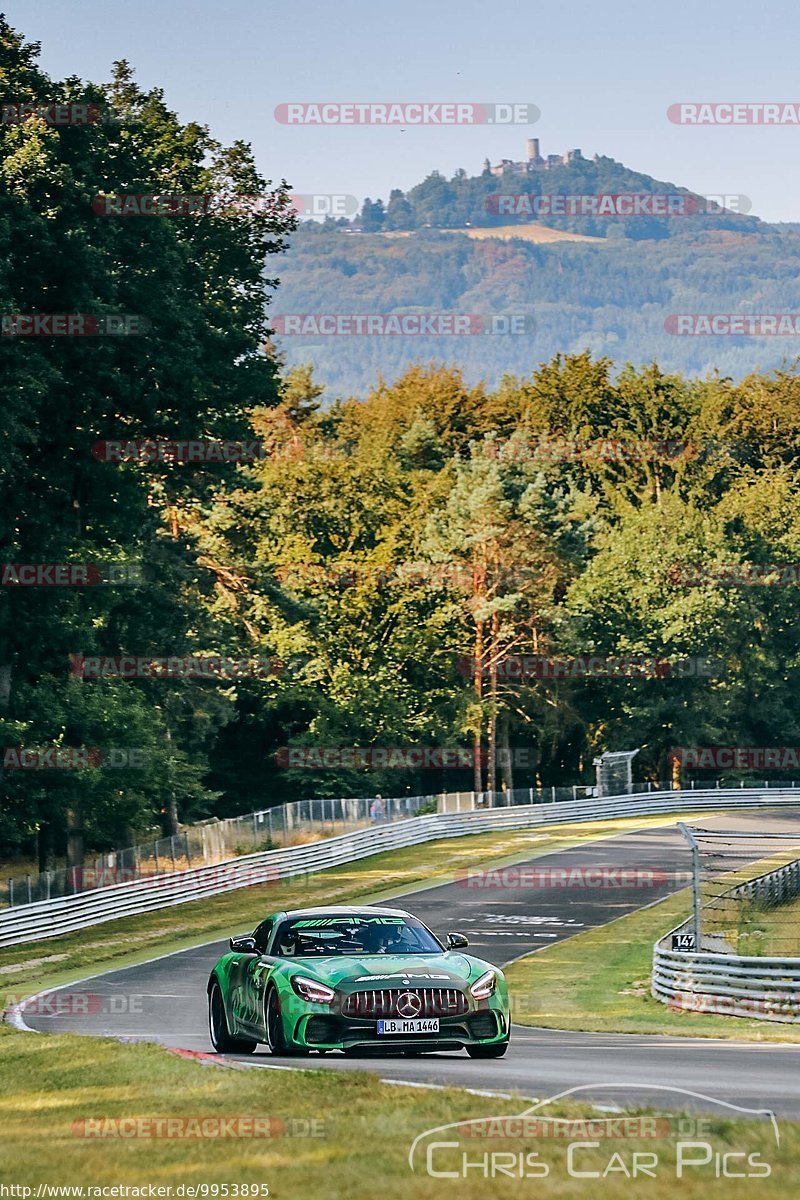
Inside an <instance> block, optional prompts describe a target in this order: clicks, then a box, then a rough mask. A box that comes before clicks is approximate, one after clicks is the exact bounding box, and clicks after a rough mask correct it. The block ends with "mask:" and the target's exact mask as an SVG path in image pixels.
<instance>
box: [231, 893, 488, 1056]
mask: <svg viewBox="0 0 800 1200" xmlns="http://www.w3.org/2000/svg"><path fill="white" fill-rule="evenodd" d="M467 945H468V942H467V939H466V938H465V937H464V935H463V934H460V933H451V934H448V936H447V940H446V944H443V943H442V942H440V941H439V939H438V938H437V937H435V936H434V934H433V933H431V931H430V930H429V929H428V928H427V927H426V926H425V925H423V923H422V922H421V921H419V920H418V919H417V918H416V917H413V916H411V914H410V913H407V912H403V911H402V910H401V909H392V908H369V907H361V908H359V907H336V906H334V907H331V908H307V909H297V910H295V911H293V912H278V913H272V915H271V916H269V917H267V918H266V920H264V921H262V922H261V924H260V925H259V926H258V928H257V929H256V930H255V931H254V932H253V933H252V934H251V935H249V936H247V937H235V938H231V941H230V951H228V952H227V953H226V954H223V956H222V957H221V958H220V959H219V961H218V962H217V963H216V964H215V966H214V968H213V970H212V972H211V975H210V977H209V980H208V1014H209V1028H210V1033H211V1041H212V1043H213V1045H214V1048H215V1049H216V1050H217V1051H219V1052H220V1053H223V1054H252V1053H253V1051H254V1050H255V1048H256V1046H257V1045H258V1044H259V1043H263V1044H265V1045H266V1046H268V1047H269V1049H270V1050H271V1051H272V1053H273V1054H279V1055H287V1054H308V1053H309V1051H311V1050H316V1051H319V1052H320V1053H322V1054H325V1053H327V1052H328V1051H330V1050H341V1051H344V1052H345V1053H346V1054H347V1053H349V1054H358V1053H363V1052H365V1051H377V1052H381V1051H382V1052H384V1053H386V1052H389V1053H394V1054H397V1053H406V1054H423V1053H425V1052H426V1051H438V1050H462V1049H466V1051H467V1053H468V1054H469V1055H471V1056H472V1057H473V1058H500V1057H501V1056H502V1055H503V1054H505V1052H506V1049H507V1047H508V1039H509V1031H510V1017H509V1003H508V989H507V987H506V981H505V979H504V977H503V974H502V972H501V971H500V970H498V968H497V967H493V966H492V965H491V964H490V963H487V962H483V961H482V960H481V959H479V958H473V957H472V956H471V955H469V954H465V953H464V950H465V949H466V947H467Z"/></svg>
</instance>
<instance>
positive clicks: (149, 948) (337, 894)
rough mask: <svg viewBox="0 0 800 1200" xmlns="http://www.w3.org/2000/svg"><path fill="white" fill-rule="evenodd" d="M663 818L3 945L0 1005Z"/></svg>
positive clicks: (439, 852)
mask: <svg viewBox="0 0 800 1200" xmlns="http://www.w3.org/2000/svg"><path fill="white" fill-rule="evenodd" d="M687 819H688V818H687ZM693 819H697V818H696V817H695V818H693ZM669 820H670V818H669V816H651V817H638V818H637V817H630V818H625V819H621V820H615V821H595V822H587V823H585V824H573V825H561V826H558V825H555V826H548V827H546V828H537V829H531V830H520V831H512V832H506V833H484V834H476V835H474V836H470V837H460V838H445V839H442V840H441V841H437V842H426V843H424V844H423V845H420V846H412V847H409V848H408V849H406V850H393V851H390V852H387V853H385V854H376V855H373V856H372V857H371V858H365V859H361V860H359V861H358V862H354V863H349V864H347V865H346V866H342V867H336V868H334V869H332V870H330V871H323V872H320V873H318V874H315V875H308V876H306V877H304V878H301V879H299V880H296V881H291V880H290V881H287V882H285V883H284V882H280V881H279V882H276V883H267V884H262V885H259V886H255V887H249V888H240V889H238V890H237V891H234V892H226V893H224V894H223V895H220V896H214V897H211V898H210V899H206V900H196V901H192V902H191V903H190V904H181V905H178V906H176V907H174V908H167V909H160V910H159V911H157V912H153V913H145V914H143V915H140V916H136V917H128V918H124V919H122V920H119V921H108V922H106V923H105V924H103V925H95V926H92V927H90V928H89V929H85V930H82V931H80V932H77V933H72V934H68V935H64V936H61V937H55V938H47V939H45V940H43V941H39V942H28V943H26V944H24V945H17V946H9V947H3V948H0V1004H7V1003H8V1001H9V998H12V999H18V998H19V997H20V996H21V995H29V994H32V993H33V992H35V991H40V990H42V989H43V988H46V987H55V986H57V985H58V984H60V983H69V982H72V981H73V980H75V979H78V978H80V977H81V975H87V974H95V973H97V972H99V971H101V970H103V969H104V968H105V969H111V968H114V967H122V966H129V965H131V964H132V963H135V962H143V961H145V960H147V959H148V958H154V957H157V956H158V955H162V954H168V953H170V952H171V951H173V950H179V949H183V948H188V947H190V946H196V945H200V944H201V943H202V942H207V941H213V940H215V939H217V938H223V937H227V936H229V935H230V934H232V933H241V932H249V931H250V930H252V929H254V928H255V926H256V924H257V923H258V921H259V920H260V919H261V918H262V917H263V916H264V915H266V914H267V913H269V912H271V911H274V910H279V909H281V908H289V907H298V906H301V905H306V904H325V903H331V904H334V903H336V904H342V903H348V902H350V901H353V900H360V901H367V900H376V899H386V898H389V897H391V896H393V895H398V894H402V893H403V892H407V891H409V890H413V889H414V888H418V887H431V886H432V885H433V884H435V883H437V882H446V881H447V880H449V879H452V878H453V877H454V876H455V875H456V874H457V873H458V872H459V871H462V870H464V869H465V868H467V867H475V866H478V865H484V864H487V863H490V862H491V863H492V864H493V865H500V864H508V863H511V862H518V861H521V860H525V859H528V858H534V857H537V856H538V855H541V854H550V853H552V852H553V851H556V850H563V849H565V848H568V847H570V846H576V845H581V844H582V843H584V842H587V841H594V840H596V839H598V838H603V837H611V836H614V835H615V834H619V833H624V832H625V831H627V830H632V829H645V828H653V827H656V826H659V825H663V824H665V823H668V822H669Z"/></svg>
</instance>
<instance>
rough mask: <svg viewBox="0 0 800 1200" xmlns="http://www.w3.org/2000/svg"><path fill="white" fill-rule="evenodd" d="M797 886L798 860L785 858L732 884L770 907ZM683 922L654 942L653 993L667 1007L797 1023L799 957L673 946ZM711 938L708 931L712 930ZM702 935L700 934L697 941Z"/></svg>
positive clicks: (687, 926) (684, 929) (688, 926)
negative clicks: (767, 956) (781, 865)
mask: <svg viewBox="0 0 800 1200" xmlns="http://www.w3.org/2000/svg"><path fill="white" fill-rule="evenodd" d="M799 890H800V861H795V862H791V863H787V864H786V865H785V866H783V867H778V868H777V869H776V870H774V871H769V872H767V873H766V874H764V875H758V876H756V878H755V879H750V880H748V881H747V883H743V884H739V886H738V887H735V888H731V890H730V892H729V893H723V894H722V896H721V897H720V899H723V898H724V896H725V895H726V894H727V895H731V896H734V897H737V898H738V897H740V896H747V897H748V898H751V899H757V900H761V901H762V902H763V903H764V904H765V905H768V906H770V907H772V906H776V905H779V904H785V903H789V902H790V901H792V900H794V899H796V898H797V895H798V891H799ZM692 929H693V918H691V919H690V920H688V921H684V922H683V924H682V925H679V926H678V928H677V929H672V930H670V932H669V933H668V934H667V935H666V937H664V938H661V939H660V940H659V941H658V942H656V944H655V946H654V947H653V978H652V988H651V990H652V993H653V995H654V996H655V998H656V999H657V1000H661V1001H662V1003H664V1004H666V1005H668V1006H669V1007H670V1008H675V1009H679V1010H686V1011H690V1012H711V1013H716V1014H718V1015H725V1016H729V1017H755V1018H757V1019H758V1020H760V1021H780V1022H789V1023H798V1022H800V958H789V957H784V958H766V957H764V958H762V957H760V956H759V957H757V956H754V955H750V956H747V955H741V954H726V953H724V952H722V951H712V950H704V949H702V948H699V949H698V950H697V951H696V952H689V951H681V950H672V949H669V948H668V947H671V945H672V935H673V934H676V933H689V932H691V931H692ZM712 938H713V935H712ZM706 940H707V938H706V937H703V938H702V939H701V941H702V942H706Z"/></svg>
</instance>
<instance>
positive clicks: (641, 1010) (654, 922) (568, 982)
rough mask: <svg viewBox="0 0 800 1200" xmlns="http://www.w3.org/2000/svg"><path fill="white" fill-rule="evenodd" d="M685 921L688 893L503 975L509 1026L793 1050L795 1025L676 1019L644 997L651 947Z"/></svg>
mask: <svg viewBox="0 0 800 1200" xmlns="http://www.w3.org/2000/svg"><path fill="white" fill-rule="evenodd" d="M690 913H691V896H690V893H689V891H688V889H685V890H683V891H681V892H678V893H676V894H675V895H673V896H669V897H668V898H667V899H666V900H661V901H660V902H659V903H658V904H654V905H650V906H649V907H648V908H645V909H640V910H639V911H638V912H636V913H631V914H630V915H629V916H626V917H620V918H619V919H618V920H616V921H612V922H611V924H609V925H604V926H602V928H600V929H590V930H587V932H586V933H579V934H576V935H575V936H574V937H571V938H569V939H568V940H567V941H564V942H560V943H559V944H558V945H555V946H551V947H549V948H548V949H546V950H541V951H539V952H538V953H537V954H530V955H527V956H526V957H524V958H521V959H519V960H518V961H517V962H515V963H513V964H512V965H511V966H510V967H508V968H507V969H506V976H507V978H508V984H509V991H510V993H511V996H512V1004H513V1015H514V1020H515V1021H517V1022H518V1023H519V1024H522V1025H539V1026H545V1027H547V1028H550V1029H573V1030H586V1031H590V1032H598V1033H600V1032H601V1033H611V1032H613V1033H646V1034H647V1033H654V1034H658V1033H661V1034H668V1035H672V1034H682V1035H684V1036H687V1037H688V1036H694V1037H717V1038H741V1039H745V1040H747V1041H760V1042H800V1029H798V1027H797V1026H796V1025H783V1024H773V1023H772V1022H768V1021H759V1020H754V1019H752V1018H750V1017H723V1016H715V1015H714V1014H712V1013H694V1012H688V1011H683V1010H681V1011H677V1010H673V1009H670V1008H668V1007H667V1005H665V1004H662V1003H661V1002H660V1001H659V1000H654V999H653V997H652V996H651V995H650V973H651V970H652V965H653V943H654V942H655V941H657V940H658V938H660V937H662V936H663V935H664V934H665V933H668V932H669V930H670V929H672V928H673V927H674V926H676V925H678V924H679V923H680V922H681V921H683V920H685V919H686V918H687V917H688V916H689V915H690Z"/></svg>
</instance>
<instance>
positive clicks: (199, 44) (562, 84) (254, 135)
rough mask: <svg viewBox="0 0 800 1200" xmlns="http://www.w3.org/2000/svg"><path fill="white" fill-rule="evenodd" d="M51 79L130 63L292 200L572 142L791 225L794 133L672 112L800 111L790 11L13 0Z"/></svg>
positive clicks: (8, 4) (620, 1)
mask: <svg viewBox="0 0 800 1200" xmlns="http://www.w3.org/2000/svg"><path fill="white" fill-rule="evenodd" d="M0 7H2V8H3V10H4V11H5V14H6V16H7V18H8V20H9V21H10V22H11V23H12V24H13V25H14V26H16V27H17V28H18V29H20V30H22V31H23V32H24V33H25V35H26V36H27V37H28V39H29V40H35V41H41V43H42V64H43V66H44V68H45V70H47V71H48V72H49V73H50V74H51V75H53V76H55V77H61V76H64V75H68V74H77V75H80V76H82V77H84V78H87V79H94V80H98V81H104V80H106V79H108V77H109V68H110V64H111V63H112V62H113V61H114V59H117V58H127V59H129V61H130V62H131V63H132V65H133V66H134V68H135V70H136V72H137V76H138V79H139V81H140V83H141V84H142V85H143V86H145V87H148V86H151V85H158V86H161V87H163V88H164V90H165V93H166V99H167V102H168V104H169V105H170V106H171V107H172V108H174V109H175V110H176V111H177V112H178V114H179V116H180V117H181V119H183V120H190V119H193V120H198V121H200V122H204V123H207V124H208V125H209V126H210V127H211V130H212V132H213V133H214V135H215V136H217V137H219V138H220V139H221V140H222V141H224V142H230V141H232V140H233V139H234V138H242V139H244V140H245V141H248V142H250V143H251V144H252V145H253V147H254V150H255V154H256V158H257V161H258V164H259V166H260V168H261V170H262V172H263V173H264V174H265V175H266V176H267V177H268V178H271V179H278V178H280V177H285V178H286V179H287V180H288V181H289V183H290V184H291V185H292V186H293V187H294V188H295V189H296V190H297V191H298V192H304V193H306V192H323V193H346V194H352V195H355V196H357V197H358V199H359V200H361V199H363V197H364V196H365V195H370V196H372V197H373V198H374V197H376V196H381V197H383V198H384V199H386V198H387V197H388V193H389V190H390V189H391V188H392V187H401V188H403V189H406V188H408V187H410V186H412V185H413V184H414V183H417V182H419V180H420V179H422V178H423V177H424V176H425V175H427V174H428V173H429V172H430V171H432V170H434V169H438V170H441V171H442V172H443V173H445V174H446V175H451V174H452V173H453V171H454V170H455V169H456V168H458V167H464V168H465V169H466V170H467V171H468V172H469V173H470V174H477V173H478V172H479V171H480V169H481V163H482V160H483V158H484V157H485V156H486V155H487V154H488V155H489V157H490V158H491V159H492V160H493V161H496V160H497V159H498V158H501V157H504V158H522V157H523V156H524V148H525V139H526V137H528V136H538V137H539V138H540V140H541V150H542V153H544V154H547V153H556V152H562V151H563V150H565V149H567V148H571V147H580V148H581V149H582V150H583V153H584V154H585V155H588V156H590V155H592V154H594V153H595V152H598V153H602V154H608V155H610V156H611V157H613V158H616V159H619V160H621V161H622V162H624V163H625V164H626V165H627V166H629V167H632V168H634V169H636V170H639V171H643V172H646V173H647V174H651V175H654V176H655V177H656V178H658V179H663V180H666V181H669V182H672V183H676V184H680V185H682V186H685V187H689V188H691V189H692V190H693V191H696V192H699V193H714V194H718V193H726V194H735V195H739V194H743V195H745V196H747V197H749V198H750V199H751V201H752V205H753V207H752V211H753V212H754V213H755V214H756V215H758V216H761V217H763V218H764V219H766V220H772V221H778V220H787V221H790V220H793V221H798V220H800V154H799V153H798V146H800V126H783V127H777V128H775V127H773V128H767V127H763V126H761V127H759V126H753V127H744V126H739V127H735V128H726V127H719V126H715V127H705V128H688V127H683V126H678V125H672V124H671V123H670V122H669V121H668V120H667V117H666V109H667V107H668V105H670V104H672V103H674V102H678V101H705V100H707V101H779V102H780V101H794V102H800V72H799V71H798V54H797V47H798V42H800V6H798V5H797V4H796V2H793V0H767V2H766V3H760V4H754V3H752V0H724V2H723V0H670V3H668V4H656V3H654V2H653V0H649V2H641V3H634V2H633V0H610V2H609V3H606V4H597V3H592V2H591V0H588V2H587V0H572V2H570V0H561V3H558V4H556V3H551V4H540V3H537V2H536V0H491V2H486V3H484V2H482V0H403V2H402V3H400V4H387V3H380V0H336V2H334V3H330V2H329V0H294V2H292V0H281V2H280V3H275V2H274V0H229V2H228V3H227V4H226V3H219V2H218V0H216V2H212V0H132V2H130V3H127V4H126V3H119V2H118V0H117V2H112V0H101V3H99V4H87V3H85V2H82V0H5V2H4V3H0ZM323 100H331V101H347V100H361V101H385V100H395V101H420V100H422V101H424V100H428V101H431V100H442V101H443V100H466V101H483V102H504V101H508V102H529V103H533V104H535V105H537V106H538V108H539V109H540V110H541V113H542V116H541V119H540V120H539V121H538V122H537V124H536V125H533V126H530V127H528V126H519V125H517V126H509V127H506V128H501V127H498V126H485V125H484V126H471V127H454V128H442V127H439V128H436V127H425V128H421V127H413V126H408V127H405V128H400V127H391V128H374V127H373V128H366V127H342V126H332V127H324V128H319V127H309V126H306V127H295V126H285V125H281V124H279V123H278V122H276V120H275V117H274V109H275V106H276V105H277V104H280V103H282V102H287V101H323Z"/></svg>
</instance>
